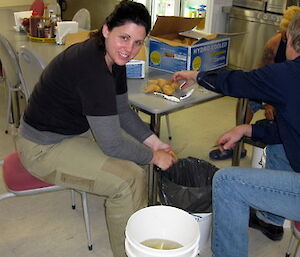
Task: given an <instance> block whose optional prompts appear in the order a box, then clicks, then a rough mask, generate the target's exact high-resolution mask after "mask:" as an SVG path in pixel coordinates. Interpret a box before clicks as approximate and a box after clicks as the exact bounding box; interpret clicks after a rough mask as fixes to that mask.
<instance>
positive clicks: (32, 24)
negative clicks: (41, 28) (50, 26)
mask: <svg viewBox="0 0 300 257" xmlns="http://www.w3.org/2000/svg"><path fill="white" fill-rule="evenodd" d="M40 20H41V16H39V14H38V12H36V11H33V12H32V15H31V17H30V19H29V35H30V36H32V37H38V23H39V22H40Z"/></svg>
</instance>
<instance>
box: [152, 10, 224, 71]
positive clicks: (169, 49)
mask: <svg viewBox="0 0 300 257" xmlns="http://www.w3.org/2000/svg"><path fill="white" fill-rule="evenodd" d="M201 19H202V18H185V17H175V16H158V17H157V20H156V22H155V25H154V27H153V29H152V31H151V33H150V39H149V67H152V68H155V69H159V70H164V71H168V72H175V71H180V70H200V71H208V70H213V69H216V68H220V67H224V66H226V65H227V63H228V52H229V45H230V39H229V38H227V37H225V38H224V37H220V36H219V35H217V34H202V35H201V36H200V37H196V38H197V39H195V33H196V34H197V35H198V36H199V35H200V34H199V33H197V32H195V31H191V30H192V29H193V28H194V27H195V26H197V25H198V24H199V23H200V22H201Z"/></svg>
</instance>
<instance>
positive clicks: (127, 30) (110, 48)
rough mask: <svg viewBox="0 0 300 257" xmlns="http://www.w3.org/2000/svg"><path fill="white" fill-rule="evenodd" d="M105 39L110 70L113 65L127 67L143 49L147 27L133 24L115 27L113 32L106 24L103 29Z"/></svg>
mask: <svg viewBox="0 0 300 257" xmlns="http://www.w3.org/2000/svg"><path fill="white" fill-rule="evenodd" d="M102 33H103V36H104V37H105V48H106V55H105V60H106V63H107V65H108V67H109V68H111V67H112V65H113V64H114V63H115V64H118V65H125V64H126V63H127V62H129V61H130V60H131V59H132V58H133V57H134V56H136V55H137V53H138V52H139V50H140V49H141V47H142V45H143V43H144V39H145V37H146V30H145V27H144V26H142V25H137V24H135V23H132V22H128V23H125V24H124V25H122V26H119V27H114V28H113V29H112V30H111V31H110V30H109V29H108V27H107V25H106V24H105V25H104V26H103V29H102Z"/></svg>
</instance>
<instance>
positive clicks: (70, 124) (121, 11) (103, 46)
mask: <svg viewBox="0 0 300 257" xmlns="http://www.w3.org/2000/svg"><path fill="white" fill-rule="evenodd" d="M150 26H151V20H150V15H149V13H148V11H147V9H146V8H145V7H144V6H143V5H142V4H139V3H135V2H132V1H128V0H123V1H121V2H120V3H119V4H118V5H117V6H116V7H115V9H114V11H113V12H112V13H111V14H110V15H109V16H108V17H107V18H106V21H105V24H104V25H103V26H102V28H101V29H100V30H99V32H98V33H95V34H93V35H92V36H91V38H90V39H88V40H86V41H85V42H82V43H79V44H76V45H73V46H71V47H69V48H68V49H66V50H65V51H64V52H63V53H61V54H60V55H58V56H57V57H55V58H54V59H53V61H52V62H51V63H50V64H49V65H48V66H47V67H46V69H45V70H44V72H43V73H42V75H41V78H40V80H39V82H38V83H37V85H36V87H35V89H34V91H33V93H32V95H31V97H30V100H29V103H28V106H27V108H26V110H25V113H24V117H23V120H22V122H21V123H22V124H21V127H20V133H19V134H20V136H19V138H18V141H17V146H18V151H19V152H20V157H21V161H22V163H23V164H24V166H25V167H26V168H27V169H28V170H29V171H30V172H31V173H32V174H33V175H34V176H36V177H38V178H40V179H42V180H44V181H47V182H49V183H54V184H58V185H62V186H65V187H70V188H75V189H80V190H83V191H86V192H91V193H94V194H97V195H100V196H104V197H106V203H105V206H106V220H107V226H108V232H109V237H110V242H111V247H112V251H113V254H114V256H115V257H122V256H125V251H124V230H125V226H126V222H127V220H128V218H129V217H130V215H131V214H132V213H134V212H135V211H136V210H138V209H140V208H142V207H144V206H146V189H147V184H146V178H145V171H144V170H143V169H142V168H141V167H140V166H139V165H144V164H149V163H153V164H155V165H157V166H159V167H160V168H162V169H163V170H164V169H167V168H169V167H170V166H171V165H172V164H173V162H174V161H175V159H174V157H173V156H172V155H171V154H170V151H171V147H170V145H168V144H165V143H163V142H162V141H160V140H159V138H158V137H157V136H156V135H154V134H153V132H152V131H150V130H149V128H148V127H147V126H146V125H145V124H144V122H142V121H141V120H140V119H139V117H138V116H137V115H136V113H135V112H133V111H132V110H131V109H130V107H129V105H128V98H127V84H126V68H125V64H126V63H127V62H128V61H130V60H131V59H132V58H133V57H134V56H135V55H136V54H137V53H138V52H139V50H140V48H141V46H142V45H143V43H144V39H145V37H146V35H147V34H148V32H149V30H150ZM122 130H124V131H125V132H126V133H127V134H126V135H124V133H123V131H122ZM89 132H91V133H89ZM138 164H139V165H138Z"/></svg>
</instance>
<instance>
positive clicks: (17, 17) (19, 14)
mask: <svg viewBox="0 0 300 257" xmlns="http://www.w3.org/2000/svg"><path fill="white" fill-rule="evenodd" d="M31 14H32V11H23V12H14V17H15V24H16V25H15V26H14V29H15V30H16V31H21V29H22V27H23V26H22V21H23V19H24V18H30V17H31Z"/></svg>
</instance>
